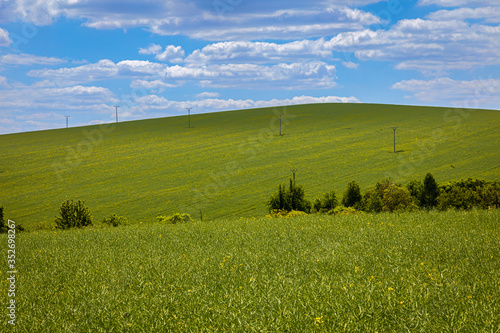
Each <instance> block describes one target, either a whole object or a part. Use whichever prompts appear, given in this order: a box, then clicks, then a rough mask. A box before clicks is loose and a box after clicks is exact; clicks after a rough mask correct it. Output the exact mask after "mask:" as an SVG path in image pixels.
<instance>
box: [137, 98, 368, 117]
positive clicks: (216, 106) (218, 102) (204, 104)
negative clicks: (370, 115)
mask: <svg viewBox="0 0 500 333" xmlns="http://www.w3.org/2000/svg"><path fill="white" fill-rule="evenodd" d="M136 103H137V105H136V106H134V107H132V108H131V112H132V113H139V114H143V113H147V112H155V111H158V110H161V111H162V112H172V113H176V112H184V111H185V109H186V107H191V108H193V109H195V110H196V112H198V113H202V112H211V111H221V110H236V109H249V108H261V107H273V106H285V105H297V104H309V103H360V101H359V100H358V99H357V98H355V97H339V96H325V97H312V96H296V97H293V98H290V99H271V100H252V99H239V100H234V99H218V98H208V99H202V100H197V101H171V100H168V99H166V98H164V97H160V96H156V95H148V96H143V97H140V98H138V99H137V100H136Z"/></svg>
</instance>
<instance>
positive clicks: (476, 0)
mask: <svg viewBox="0 0 500 333" xmlns="http://www.w3.org/2000/svg"><path fill="white" fill-rule="evenodd" d="M418 4H419V5H421V6H429V5H438V6H441V7H464V6H489V5H498V1H497V0H420V1H419V2H418Z"/></svg>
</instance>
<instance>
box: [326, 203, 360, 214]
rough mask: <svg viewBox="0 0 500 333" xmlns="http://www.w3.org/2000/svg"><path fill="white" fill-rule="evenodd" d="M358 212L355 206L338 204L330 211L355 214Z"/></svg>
mask: <svg viewBox="0 0 500 333" xmlns="http://www.w3.org/2000/svg"><path fill="white" fill-rule="evenodd" d="M353 214H356V209H355V208H353V207H345V206H342V205H340V206H337V207H335V208H334V209H332V210H330V211H329V212H328V215H353Z"/></svg>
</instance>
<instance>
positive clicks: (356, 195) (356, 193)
mask: <svg viewBox="0 0 500 333" xmlns="http://www.w3.org/2000/svg"><path fill="white" fill-rule="evenodd" d="M361 199H362V196H361V189H360V188H359V185H358V183H356V181H352V182H350V183H349V184H347V188H346V190H345V191H344V197H343V198H342V205H344V206H345V207H358V206H359V205H360V203H361Z"/></svg>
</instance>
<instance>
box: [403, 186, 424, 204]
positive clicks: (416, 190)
mask: <svg viewBox="0 0 500 333" xmlns="http://www.w3.org/2000/svg"><path fill="white" fill-rule="evenodd" d="M406 189H407V190H408V191H409V192H410V195H411V197H412V198H413V202H414V203H415V205H417V206H419V207H420V206H421V205H422V204H421V203H420V199H421V198H422V194H423V192H424V184H423V183H422V181H421V180H418V179H414V180H412V181H410V182H409V183H408V184H406Z"/></svg>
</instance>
